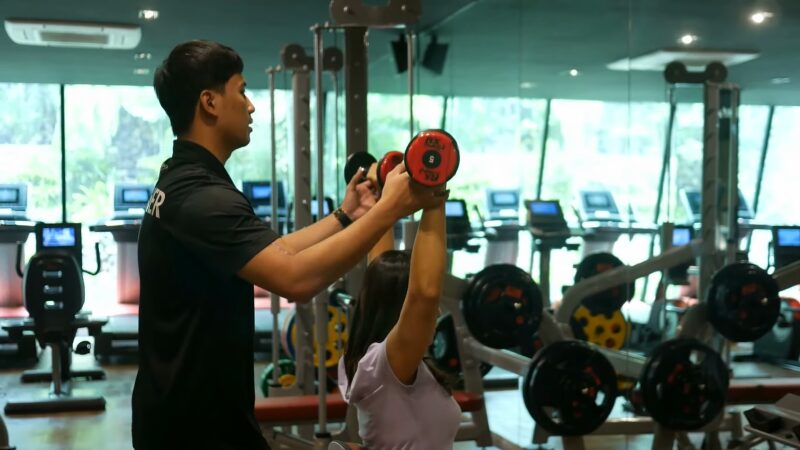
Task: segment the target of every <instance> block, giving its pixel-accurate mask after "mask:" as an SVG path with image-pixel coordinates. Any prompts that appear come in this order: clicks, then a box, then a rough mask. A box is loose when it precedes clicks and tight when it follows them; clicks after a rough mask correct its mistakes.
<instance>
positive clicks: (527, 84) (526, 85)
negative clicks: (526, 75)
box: [519, 81, 536, 89]
mask: <svg viewBox="0 0 800 450" xmlns="http://www.w3.org/2000/svg"><path fill="white" fill-rule="evenodd" d="M519 87H520V88H522V89H532V88H535V87H536V83H532V82H530V81H523V82H522V83H520V84H519Z"/></svg>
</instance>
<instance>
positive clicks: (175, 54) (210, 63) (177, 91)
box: [153, 41, 244, 136]
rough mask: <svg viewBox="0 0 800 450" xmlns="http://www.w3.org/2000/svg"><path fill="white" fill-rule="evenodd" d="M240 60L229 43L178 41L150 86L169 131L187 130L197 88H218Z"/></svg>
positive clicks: (238, 70) (240, 67) (235, 71)
mask: <svg viewBox="0 0 800 450" xmlns="http://www.w3.org/2000/svg"><path fill="white" fill-rule="evenodd" d="M243 70H244V62H242V58H241V56H239V54H238V53H236V51H235V50H234V49H232V48H230V47H226V46H224V45H222V44H219V43H217V42H211V41H188V42H184V43H182V44H178V45H177V46H176V47H175V48H174V49H172V52H170V54H169V56H168V57H167V59H165V60H164V62H163V63H161V65H160V66H159V67H158V69H156V74H155V76H154V78H153V87H154V88H155V89H156V95H157V96H158V101H159V103H161V107H162V108H164V111H166V113H167V116H169V123H170V125H172V132H173V133H174V134H175V135H176V136H179V135H181V134H183V133H185V132H186V131H188V130H189V127H190V126H191V124H192V120H193V119H194V110H195V106H196V105H197V100H198V98H199V97H200V92H202V91H203V90H205V89H216V90H221V89H222V88H223V87H224V86H225V83H227V82H228V80H230V78H231V77H232V76H234V75H236V74H240V73H242V71H243Z"/></svg>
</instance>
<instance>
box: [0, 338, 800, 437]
mask: <svg viewBox="0 0 800 450" xmlns="http://www.w3.org/2000/svg"><path fill="white" fill-rule="evenodd" d="M40 360H42V361H43V360H49V355H47V354H42V356H41V358H40ZM74 361H75V362H74V364H75V366H76V368H77V367H80V366H85V365H90V364H92V357H91V356H79V355H75V360H74ZM264 366H265V362H256V363H255V367H254V371H255V375H256V380H257V379H258V375H259V374H260V373H261V371H262V370H263V368H264ZM103 368H104V369H105V371H106V379H105V380H101V381H78V382H77V384H76V389H75V391H74V392H75V393H76V394H78V395H79V394H80V393H81V392H84V393H87V394H97V395H102V396H104V397H105V399H106V411H105V412H103V413H61V414H48V415H37V416H17V417H6V418H5V420H6V426H7V427H8V432H9V436H10V442H11V444H12V445H14V446H16V448H18V449H21V450H40V449H41V450H44V449H47V450H89V449H91V450H95V449H104V450H123V449H124V450H127V449H130V448H131V415H130V408H131V391H132V389H133V382H134V379H135V377H136V366H135V365H133V364H115V365H106V366H104V367H103ZM495 370H497V369H495ZM20 373H21V370H20V369H7V370H2V371H0V400H2V403H5V402H6V401H8V400H11V399H15V398H23V397H27V398H31V397H35V396H41V395H44V393H45V391H46V390H47V387H46V384H44V383H39V384H22V383H21V382H20ZM495 375H500V376H505V374H495V373H492V374H490V375H489V376H495ZM734 375H735V376H736V377H740V378H752V377H796V376H800V374H798V373H797V372H790V371H787V370H784V369H781V368H778V367H775V366H769V365H765V364H755V363H740V364H736V365H735V366H734ZM254 388H255V387H254ZM256 392H258V391H256ZM486 401H487V408H488V411H489V424H490V426H491V429H492V432H493V433H494V434H495V445H497V447H492V448H508V444H511V445H518V446H523V447H524V446H530V444H529V443H530V439H531V435H532V432H533V421H532V420H531V418H530V416H529V415H528V412H527V411H526V409H525V406H524V405H523V402H522V399H521V397H520V395H519V392H518V391H517V390H504V391H492V392H488V393H487V395H486ZM625 414H626V413H624V412H623V411H622V409H621V408H619V404H618V409H617V411H615V413H614V414H613V415H612V417H621V416H624V415H625ZM652 439H653V438H652V435H643V436H631V437H624V436H599V437H592V438H588V439H587V440H586V447H587V448H590V449H595V450H612V449H615V450H618V449H626V450H647V449H649V448H650V446H651V444H652ZM701 439H702V436H700V435H698V436H692V441H693V442H695V444H696V445H698V446H699V445H700V440H701ZM723 439H725V437H724V436H723ZM723 442H724V441H723ZM455 448H456V449H458V450H463V449H470V448H475V444H474V443H472V442H463V443H458V444H457V445H456V446H455ZM545 448H548V449H553V450H557V449H561V444H560V440H558V439H551V440H550V442H549V443H548V445H547V446H546V447H545ZM758 448H760V447H758ZM764 448H766V447H764ZM778 448H781V447H780V446H779V447H778Z"/></svg>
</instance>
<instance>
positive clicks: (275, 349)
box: [267, 67, 282, 387]
mask: <svg viewBox="0 0 800 450" xmlns="http://www.w3.org/2000/svg"><path fill="white" fill-rule="evenodd" d="M277 70H278V69H276V68H273V67H270V68H269V69H267V77H268V78H269V129H270V158H271V166H272V167H271V171H270V172H271V173H270V186H272V195H270V208H271V211H270V222H271V223H272V230H273V231H274V232H275V233H277V234H280V226H279V225H278V199H277V194H276V192H277V190H276V189H275V187H276V185H277V178H278V175H277V169H276V167H275V166H276V162H277V156H276V152H277V148H278V146H277V142H276V138H275V72H276V71H277ZM269 300H270V311H271V312H272V342H271V344H272V386H273V387H278V386H279V383H278V380H279V379H280V375H282V374H281V372H280V361H279V353H280V347H279V346H278V339H277V337H278V330H279V329H280V325H279V323H278V314H280V311H281V305H280V297H278V294H276V293H274V292H270V294H269Z"/></svg>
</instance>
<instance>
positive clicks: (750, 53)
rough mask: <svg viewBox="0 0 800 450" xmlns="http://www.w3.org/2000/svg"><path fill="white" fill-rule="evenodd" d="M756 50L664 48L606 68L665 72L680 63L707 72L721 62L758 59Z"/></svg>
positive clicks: (728, 62) (727, 63) (618, 61)
mask: <svg viewBox="0 0 800 450" xmlns="http://www.w3.org/2000/svg"><path fill="white" fill-rule="evenodd" d="M758 56H759V53H758V52H757V51H755V50H730V49H724V50H720V49H698V48H693V47H683V46H681V47H676V48H664V49H661V50H656V51H654V52H650V53H646V54H644V55H639V56H634V57H632V58H622V59H620V60H617V61H614V62H612V63H610V64H608V65H606V67H608V68H609V69H611V70H621V71H623V72H627V71H629V70H651V71H654V72H663V71H664V67H666V65H667V64H669V63H671V62H673V61H680V62H682V63H684V64H686V67H687V68H688V69H689V70H692V71H702V70H705V68H706V66H707V65H708V64H709V63H712V62H715V61H717V62H721V63H722V64H725V65H726V66H727V67H731V66H735V65H737V64H743V63H746V62H748V61H752V60H754V59H756V58H758Z"/></svg>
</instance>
